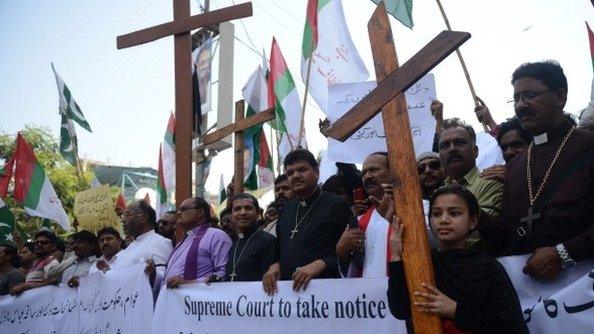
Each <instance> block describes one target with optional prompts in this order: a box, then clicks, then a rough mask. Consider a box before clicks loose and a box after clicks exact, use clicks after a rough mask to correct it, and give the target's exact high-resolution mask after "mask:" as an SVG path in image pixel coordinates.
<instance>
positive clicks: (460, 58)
mask: <svg viewBox="0 0 594 334" xmlns="http://www.w3.org/2000/svg"><path fill="white" fill-rule="evenodd" d="M435 1H436V2H437V6H438V7H439V11H440V12H441V16H442V17H443V20H444V21H445V24H446V27H447V28H448V30H449V31H452V27H451V26H450V21H449V20H448V17H447V15H446V13H445V10H444V9H443V5H442V4H441V1H440V0H435ZM456 55H457V56H458V59H459V60H460V64H461V65H462V70H463V71H464V76H465V77H466V82H468V88H470V94H471V95H472V99H473V100H474V106H475V107H481V104H482V103H480V102H479V100H480V99H479V98H478V97H477V96H476V92H475V90H474V85H473V84H472V80H470V73H468V68H467V67H466V62H464V58H462V52H460V49H456ZM481 124H482V125H483V129H484V130H485V132H489V127H488V126H487V124H485V123H483V121H481Z"/></svg>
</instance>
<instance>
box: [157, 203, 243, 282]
mask: <svg viewBox="0 0 594 334" xmlns="http://www.w3.org/2000/svg"><path fill="white" fill-rule="evenodd" d="M176 224H178V225H179V226H180V227H181V228H183V229H184V230H185V231H186V236H185V238H184V239H183V240H182V241H181V242H180V243H179V244H177V246H176V247H175V249H174V250H173V254H171V258H169V262H168V263H167V270H166V271H165V278H164V282H166V283H167V287H168V288H170V289H174V288H177V287H179V286H180V285H182V284H188V283H196V282H198V283H200V282H207V283H209V282H214V281H220V280H222V279H223V278H224V277H225V265H226V264H227V253H228V252H229V248H231V244H232V242H231V238H229V236H227V234H226V233H225V232H223V231H222V230H219V229H218V228H213V227H210V205H209V204H208V203H207V202H206V201H205V200H204V199H202V198H200V197H192V198H188V199H186V200H185V201H183V202H182V204H181V205H180V206H179V208H178V210H177V219H176Z"/></svg>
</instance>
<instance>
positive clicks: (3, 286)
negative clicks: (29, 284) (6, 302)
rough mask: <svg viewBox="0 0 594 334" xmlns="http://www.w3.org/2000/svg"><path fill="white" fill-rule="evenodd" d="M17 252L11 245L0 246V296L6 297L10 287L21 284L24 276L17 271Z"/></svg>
mask: <svg viewBox="0 0 594 334" xmlns="http://www.w3.org/2000/svg"><path fill="white" fill-rule="evenodd" d="M18 266H19V255H18V250H17V249H16V247H14V246H13V245H9V244H1V245H0V295H7V294H8V293H9V291H10V289H12V287H14V286H16V285H18V284H20V283H23V282H24V281H25V275H23V273H22V272H21V271H20V270H18V269H17V268H18Z"/></svg>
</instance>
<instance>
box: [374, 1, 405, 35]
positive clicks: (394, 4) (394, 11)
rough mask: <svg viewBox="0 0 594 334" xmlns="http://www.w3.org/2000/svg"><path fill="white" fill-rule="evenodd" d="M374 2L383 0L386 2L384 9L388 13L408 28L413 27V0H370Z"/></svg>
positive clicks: (378, 2)
mask: <svg viewBox="0 0 594 334" xmlns="http://www.w3.org/2000/svg"><path fill="white" fill-rule="evenodd" d="M371 1H373V2H375V3H376V4H378V5H379V4H380V2H382V1H384V3H385V4H386V11H387V12H388V13H390V15H392V16H393V17H394V18H395V19H396V20H398V21H400V23H402V24H404V25H405V26H407V27H408V28H410V29H412V28H413V25H414V24H413V19H412V7H413V4H412V2H413V0H371Z"/></svg>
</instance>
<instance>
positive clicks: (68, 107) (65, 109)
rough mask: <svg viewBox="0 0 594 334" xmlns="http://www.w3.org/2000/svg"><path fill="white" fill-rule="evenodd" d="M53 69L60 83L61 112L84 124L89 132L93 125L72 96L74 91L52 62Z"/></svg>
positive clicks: (58, 83) (57, 81) (81, 124)
mask: <svg viewBox="0 0 594 334" xmlns="http://www.w3.org/2000/svg"><path fill="white" fill-rule="evenodd" d="M52 70H53V71H54V75H55V76H56V84H57V85H58V94H59V96H60V114H62V115H64V116H66V117H68V118H69V119H71V120H73V121H75V122H76V123H78V125H80V126H82V127H83V128H84V129H85V130H87V131H89V132H93V131H91V127H90V126H89V123H88V122H87V119H86V118H85V115H83V113H82V110H81V109H80V107H79V106H78V104H77V103H76V101H75V100H74V98H73V97H72V93H71V92H70V89H68V86H66V84H65V83H64V80H62V78H61V77H60V75H58V72H56V69H55V68H54V64H53V63H52Z"/></svg>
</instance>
